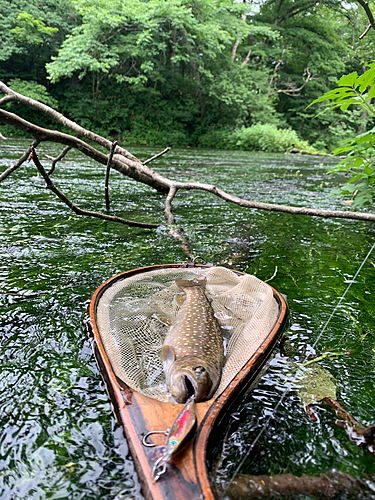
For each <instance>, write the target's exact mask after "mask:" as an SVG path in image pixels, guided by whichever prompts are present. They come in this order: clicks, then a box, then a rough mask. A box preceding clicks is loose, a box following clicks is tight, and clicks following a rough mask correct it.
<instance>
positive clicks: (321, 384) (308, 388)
mask: <svg viewBox="0 0 375 500" xmlns="http://www.w3.org/2000/svg"><path fill="white" fill-rule="evenodd" d="M298 384H301V386H300V387H299V388H298V395H299V396H300V398H301V399H302V402H303V405H304V406H307V405H310V404H314V403H317V402H319V401H321V400H322V399H324V398H331V399H337V396H336V385H335V384H334V382H333V379H332V376H331V375H330V373H328V371H327V370H325V369H324V368H322V367H321V366H319V365H318V364H317V363H314V364H313V365H311V366H309V367H308V368H306V369H305V370H304V372H303V373H302V375H301V376H300V377H298Z"/></svg>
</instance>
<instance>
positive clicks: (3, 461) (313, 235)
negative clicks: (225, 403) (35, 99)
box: [0, 140, 375, 500]
mask: <svg viewBox="0 0 375 500" xmlns="http://www.w3.org/2000/svg"><path fill="white" fill-rule="evenodd" d="M28 144H29V142H28V141H25V140H20V141H16V140H8V141H3V142H1V143H0V172H2V171H4V170H5V168H7V167H8V166H10V165H11V164H12V163H13V162H14V161H15V160H16V159H17V158H18V157H19V156H20V154H21V153H22V152H23V151H24V150H25V149H26V147H27V146H28ZM59 149H60V148H57V147H55V146H52V145H48V144H42V145H41V146H40V147H39V148H38V153H39V155H40V159H41V161H42V163H43V164H45V165H46V166H47V165H48V160H47V158H45V156H44V154H49V155H56V153H57V151H59ZM132 152H133V153H134V154H136V155H138V156H139V157H140V158H142V159H146V158H148V157H149V156H152V155H153V154H155V153H156V152H157V151H156V150H155V149H151V148H140V147H138V148H134V149H132ZM334 162H335V160H333V159H331V158H328V159H327V158H312V157H302V156H286V155H272V154H253V153H246V152H224V151H213V150H189V149H184V150H174V151H172V152H171V153H169V155H168V156H165V157H162V158H160V159H159V160H157V161H155V162H154V163H153V166H154V168H155V169H157V170H158V171H160V172H162V173H165V174H166V175H168V176H170V177H172V178H175V179H183V180H189V179H194V180H201V181H204V182H212V183H215V184H216V185H217V186H218V187H221V188H223V189H225V190H226V191H228V192H230V193H233V194H237V195H238V196H241V197H244V198H248V199H254V200H259V201H269V202H277V203H281V204H293V205H299V206H309V207H315V208H323V209H339V210H340V209H345V206H344V205H342V204H341V202H340V201H339V200H337V199H334V198H329V197H328V194H329V192H330V190H331V189H332V188H334V187H336V186H337V183H338V182H340V179H339V178H337V177H332V176H327V175H325V173H326V171H327V170H328V168H329V167H330V166H331V165H332V164H333V163H334ZM54 180H55V182H56V184H57V185H58V187H59V188H60V189H61V190H62V191H63V192H65V193H66V194H67V195H68V196H69V197H70V198H71V199H72V201H74V202H75V203H76V204H77V205H79V206H81V207H82V208H86V209H91V210H97V211H104V194H103V191H104V190H103V185H104V168H103V167H102V166H100V165H96V164H95V163H94V162H92V161H91V160H88V159H86V158H83V157H82V156H80V155H78V154H77V153H74V152H72V153H70V154H68V156H67V157H66V158H65V159H64V160H63V162H62V163H61V164H58V166H57V169H56V173H55V174H54ZM110 186H111V191H110V196H111V208H112V210H113V213H116V214H117V215H119V216H123V217H125V218H129V219H134V220H139V221H152V222H160V223H164V219H163V214H162V212H163V200H164V198H163V196H162V195H160V194H158V193H156V192H155V191H154V190H152V189H151V188H148V187H144V186H141V185H137V184H136V183H135V182H133V181H131V180H129V179H127V178H125V177H123V176H121V175H120V174H119V173H117V172H111V180H110ZM174 207H175V208H174V213H175V215H176V221H177V223H178V224H180V225H183V227H184V229H185V236H186V238H187V239H188V241H189V243H190V246H191V250H192V252H193V253H194V254H196V255H201V256H203V257H204V258H205V259H206V261H207V262H209V263H212V264H220V265H225V266H228V267H231V268H233V269H238V270H241V271H246V272H249V273H253V274H256V275H257V276H258V277H259V278H261V279H264V280H267V279H269V278H271V276H273V275H274V274H275V277H274V278H273V279H272V280H271V281H270V284H272V285H273V286H274V287H275V288H276V289H277V290H279V291H280V292H282V293H285V294H287V296H288V301H289V306H290V321H289V325H288V328H287V331H286V334H287V336H288V337H289V340H288V341H287V343H286V345H285V352H286V354H287V356H289V357H290V358H292V359H294V360H299V359H302V356H303V354H304V353H311V352H312V345H313V344H314V342H315V340H316V339H317V338H318V336H319V334H320V332H321V331H322V328H323V325H324V324H325V322H326V321H327V319H328V318H329V316H330V314H331V312H332V310H333V308H334V306H335V305H336V304H337V302H338V300H339V298H340V297H341V296H342V294H343V293H344V291H345V289H346V288H347V286H348V281H349V280H350V279H351V278H352V277H353V275H354V274H355V272H356V271H357V269H358V267H359V266H360V264H361V263H362V261H363V259H364V257H365V256H366V254H367V252H368V250H369V249H370V247H371V246H372V244H373V242H374V237H375V225H374V224H372V223H367V222H358V221H345V220H338V219H327V220H324V219H321V218H311V217H305V216H303V217H302V216H291V215H286V214H278V213H268V212H264V211H256V210H246V209H242V208H240V207H236V206H234V205H230V204H227V203H225V202H223V201H222V200H220V199H218V198H216V197H214V196H213V195H210V194H205V193H203V192H198V193H192V192H184V193H179V194H178V196H177V198H176V199H175V204H174ZM0 215H1V225H0V237H1V239H0V280H1V291H0V311H1V319H0V363H1V377H0V428H1V431H0V498H1V499H2V500H5V499H44V498H46V499H47V498H48V499H50V498H51V499H57V498H63V499H65V498H66V499H96V498H101V499H113V498H115V497H116V495H117V499H116V500H120V499H121V500H123V499H125V498H126V499H132V500H135V499H139V498H142V495H141V493H140V486H139V483H138V480H137V477H136V475H135V472H134V466H133V462H132V460H131V458H130V456H129V454H128V448H127V444H126V441H125V439H124V438H123V436H122V431H121V429H120V428H119V426H118V425H117V423H116V421H115V418H114V416H113V413H112V407H111V404H110V403H109V401H108V398H107V394H106V392H105V388H104V385H103V382H102V380H101V377H100V375H99V372H98V369H97V366H96V363H95V359H94V356H93V352H92V340H91V338H90V337H89V335H88V334H87V332H86V328H85V322H86V308H87V305H88V302H89V300H90V297H91V295H92V294H93V293H94V291H95V290H96V288H97V287H98V286H99V285H100V284H101V283H102V282H103V281H105V280H106V279H107V278H109V277H111V276H113V275H114V274H116V273H119V272H122V271H126V270H128V269H132V268H135V267H141V266H146V265H151V264H161V263H171V262H182V261H185V260H186V259H185V255H184V254H183V252H182V251H181V249H180V247H179V245H178V243H177V242H176V241H174V240H172V239H171V238H170V237H169V236H168V235H167V231H166V229H165V227H161V228H159V229H158V230H156V231H154V230H143V229H137V228H128V227H125V226H120V225H115V224H113V223H108V222H104V221H99V220H95V219H88V218H83V217H79V216H76V215H75V214H74V213H72V212H71V211H69V209H68V208H67V207H66V206H65V205H63V204H62V202H60V201H59V200H58V199H57V198H56V197H55V196H54V195H53V194H52V193H50V192H49V191H47V190H46V189H45V186H44V181H43V180H42V179H41V177H40V176H38V175H37V172H36V169H35V167H34V166H33V164H28V163H27V164H24V165H23V166H22V167H21V168H20V169H19V170H18V171H16V172H15V173H14V174H13V175H12V176H11V177H9V178H8V179H7V180H5V181H4V182H2V183H1V184H0ZM276 267H277V271H276ZM275 271H276V272H275ZM374 277H375V254H372V255H371V256H370V258H369V259H368V261H367V262H366V264H365V265H364V267H363V269H362V271H361V273H360V275H359V276H358V278H357V280H356V282H355V283H354V284H353V285H352V287H351V288H350V290H349V292H348V293H347V295H346V297H345V299H344V300H343V302H342V304H341V305H340V307H339V308H338V311H337V313H336V314H335V316H334V317H333V318H332V320H331V321H330V323H329V325H328V327H327V329H326V330H325V332H324V334H323V335H322V337H321V338H320V340H319V342H318V343H317V345H316V348H315V351H316V353H317V354H321V353H322V352H324V351H326V350H327V349H334V350H339V351H340V352H345V351H348V352H350V355H344V356H339V357H337V359H330V358H329V357H327V358H325V360H324V361H323V362H322V363H321V366H323V367H324V368H326V369H327V370H329V372H330V373H331V374H332V376H333V377H334V378H335V381H336V383H337V387H338V397H339V400H340V402H341V404H342V405H343V406H344V407H345V408H346V409H347V410H348V411H349V412H350V413H351V414H352V416H353V417H354V418H355V419H357V420H358V421H359V422H361V423H362V424H363V425H370V424H375V411H374V409H375V388H374V376H375V351H374V349H375V298H374V295H375V290H374ZM288 369H289V365H288V364H287V362H286V361H285V358H282V357H280V356H277V357H276V358H275V359H274V361H273V363H272V365H271V366H270V368H269V370H268V372H267V373H266V374H265V375H264V376H263V378H262V379H261V381H260V383H259V385H258V386H257V388H256V389H254V390H253V391H252V392H251V393H249V394H248V395H247V396H246V398H245V399H244V400H243V401H241V405H240V407H239V408H238V410H237V411H236V412H235V413H234V414H233V415H232V417H231V419H230V422H229V425H228V432H227V435H226V437H225V441H224V444H223V446H219V448H220V450H221V451H220V450H219V451H220V453H219V457H218V459H217V463H218V464H219V465H218V470H217V474H216V475H215V482H216V483H217V487H218V489H219V490H223V489H225V487H226V485H227V484H228V481H229V479H230V477H231V474H232V473H233V472H234V471H235V470H236V468H237V467H238V465H239V464H240V462H241V461H244V464H243V466H242V467H241V469H240V472H242V473H249V474H277V473H284V472H289V473H293V474H296V475H298V474H302V473H303V472H304V473H307V474H316V475H318V474H320V473H322V472H326V471H328V470H331V469H337V470H340V471H342V472H345V473H349V474H351V475H353V476H355V477H357V478H360V479H362V480H363V481H364V482H367V486H368V487H369V488H372V489H373V490H374V491H375V459H374V458H372V457H371V456H370V454H369V453H368V451H366V450H364V449H361V448H359V447H357V446H356V445H355V444H354V443H353V442H351V441H350V440H349V438H348V437H347V435H346V434H345V432H344V431H343V430H342V429H340V428H338V427H336V426H335V424H334V419H335V416H334V412H333V411H332V410H330V409H328V408H326V407H323V406H319V405H317V406H316V407H315V411H316V413H317V415H318V417H319V418H318V421H317V422H313V421H312V420H311V419H310V418H309V417H308V416H307V414H306V413H305V412H304V410H303V407H302V406H301V404H300V400H299V398H298V396H297V394H296V392H295V391H294V390H291V391H290V393H288V394H287V396H286V397H285V398H284V400H283V401H282V403H281V404H280V405H279V407H278V410H277V412H276V413H275V415H274V417H272V418H271V419H270V421H269V424H268V426H267V430H266V431H265V432H264V434H263V436H262V437H261V438H260V440H259V441H258V444H257V445H256V446H255V447H254V448H253V450H252V451H251V452H250V453H249V455H248V456H247V457H246V453H247V452H248V449H249V447H250V446H251V443H252V442H253V440H254V438H255V437H256V435H257V433H258V431H259V429H260V428H261V427H262V425H263V424H264V423H265V421H266V419H267V418H268V416H269V415H270V414H272V411H273V410H272V409H273V408H274V407H275V405H276V404H277V401H278V400H279V399H280V396H281V394H282V392H283V391H284V389H285V384H284V380H285V373H286V372H287V371H288ZM364 498H365V497H364Z"/></svg>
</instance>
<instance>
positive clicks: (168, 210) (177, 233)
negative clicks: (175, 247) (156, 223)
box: [164, 186, 194, 260]
mask: <svg viewBox="0 0 375 500" xmlns="http://www.w3.org/2000/svg"><path fill="white" fill-rule="evenodd" d="M176 193H177V188H176V187H175V186H172V187H171V188H170V190H169V193H168V196H167V198H166V200H165V209H164V215H165V217H166V219H167V225H171V224H174V223H175V218H174V215H173V213H172V201H173V198H174V197H175V195H176ZM181 231H182V229H181V228H180V227H171V228H170V229H169V231H168V234H169V235H170V236H173V238H175V239H176V240H178V241H179V242H180V243H181V250H182V251H183V252H184V254H185V255H187V256H188V257H189V259H191V260H193V259H194V254H193V253H191V252H190V249H189V243H188V242H187V240H186V238H184V236H182V234H181Z"/></svg>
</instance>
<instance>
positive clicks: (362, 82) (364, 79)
mask: <svg viewBox="0 0 375 500" xmlns="http://www.w3.org/2000/svg"><path fill="white" fill-rule="evenodd" d="M374 82H375V65H372V67H371V68H370V69H369V70H367V71H366V72H365V73H363V75H361V76H360V77H358V79H357V86H359V91H360V92H364V91H365V90H366V89H367V87H369V86H370V85H372V84H373V83H374Z"/></svg>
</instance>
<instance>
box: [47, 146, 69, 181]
mask: <svg viewBox="0 0 375 500" xmlns="http://www.w3.org/2000/svg"><path fill="white" fill-rule="evenodd" d="M71 149H72V148H71V146H66V148H64V149H63V150H62V152H61V153H60V154H59V156H56V158H53V156H49V155H45V157H46V158H48V159H49V160H52V164H51V168H50V170H49V172H48V175H51V174H53V172H54V170H55V167H56V163H57V162H58V161H60V160H62V159H63V158H64V156H65V155H66V153H67V152H68V151H70V150H71Z"/></svg>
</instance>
